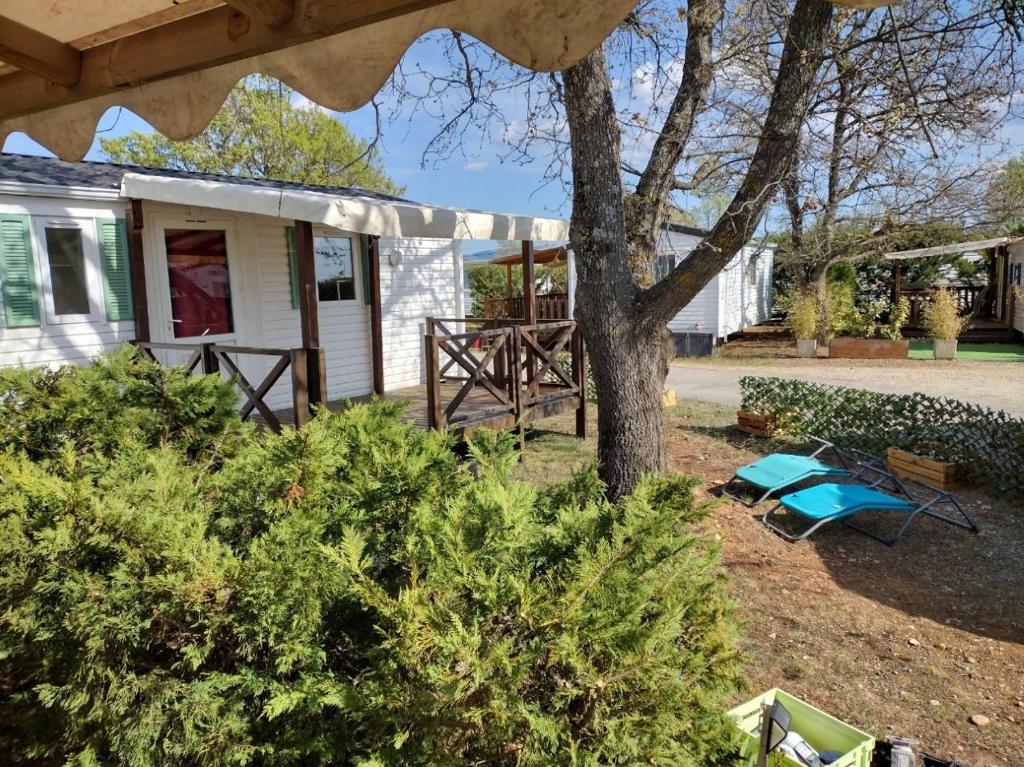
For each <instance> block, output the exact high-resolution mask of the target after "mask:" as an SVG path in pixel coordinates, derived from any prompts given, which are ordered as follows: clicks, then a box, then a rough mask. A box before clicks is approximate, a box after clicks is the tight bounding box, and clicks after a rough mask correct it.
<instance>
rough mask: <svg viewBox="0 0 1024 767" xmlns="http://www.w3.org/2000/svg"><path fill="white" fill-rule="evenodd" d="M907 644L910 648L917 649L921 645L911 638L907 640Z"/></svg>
mask: <svg viewBox="0 0 1024 767" xmlns="http://www.w3.org/2000/svg"><path fill="white" fill-rule="evenodd" d="M907 644H909V645H910V646H911V647H917V646H918V645H919V644H921V643H920V642H919V641H918V640H916V639H914V638H913V637H911V638H910V639H908V640H907Z"/></svg>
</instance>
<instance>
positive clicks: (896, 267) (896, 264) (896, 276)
mask: <svg viewBox="0 0 1024 767" xmlns="http://www.w3.org/2000/svg"><path fill="white" fill-rule="evenodd" d="M902 292H903V263H902V262H900V261H893V262H892V305H893V306H895V305H896V304H897V303H898V302H899V300H900V294H901V293H902Z"/></svg>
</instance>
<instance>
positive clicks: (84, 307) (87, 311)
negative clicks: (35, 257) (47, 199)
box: [35, 218, 103, 325]
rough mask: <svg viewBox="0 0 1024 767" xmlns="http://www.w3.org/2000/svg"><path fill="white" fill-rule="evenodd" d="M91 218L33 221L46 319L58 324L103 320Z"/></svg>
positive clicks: (96, 252) (50, 322) (97, 259)
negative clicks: (39, 256)
mask: <svg viewBox="0 0 1024 767" xmlns="http://www.w3.org/2000/svg"><path fill="white" fill-rule="evenodd" d="M92 224H93V222H92V220H91V219H90V220H85V219H74V218H45V219H40V220H37V221H36V222H35V235H36V242H37V243H38V248H39V253H40V255H41V258H40V267H41V271H42V275H41V276H42V283H43V304H44V306H45V309H46V322H47V324H49V325H61V324H67V323H76V322H94V321H96V320H100V319H102V316H103V296H102V290H103V287H102V278H101V276H100V268H99V252H98V250H97V247H96V239H95V231H94V229H93V228H92V226H91V225H92Z"/></svg>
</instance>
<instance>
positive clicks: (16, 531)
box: [0, 350, 741, 767]
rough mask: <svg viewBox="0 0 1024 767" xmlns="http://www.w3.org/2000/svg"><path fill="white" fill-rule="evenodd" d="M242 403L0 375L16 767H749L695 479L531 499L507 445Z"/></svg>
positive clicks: (146, 368)
mask: <svg viewBox="0 0 1024 767" xmlns="http://www.w3.org/2000/svg"><path fill="white" fill-rule="evenodd" d="M234 397H235V395H234V393H233V392H232V387H231V384H230V383H229V382H223V381H220V380H219V379H218V378H216V377H214V376H205V377H196V378H192V377H189V376H186V375H184V373H183V371H181V370H171V371H166V370H164V369H162V368H160V367H159V366H158V365H155V364H153V363H151V362H148V361H146V360H144V359H141V358H140V357H139V356H138V355H137V354H135V353H134V352H132V351H131V350H127V351H124V352H122V353H120V354H118V355H115V356H113V357H106V358H103V359H102V360H101V361H100V362H99V363H98V364H97V365H93V366H92V367H89V368H65V369H63V370H61V371H59V372H58V373H55V374H49V373H44V372H38V371H37V372H28V371H15V372H7V371H0V415H2V416H3V417H4V418H5V419H12V420H11V422H12V423H16V424H17V428H13V427H12V428H9V429H0V720H2V721H3V726H2V727H0V764H14V765H17V766H18V767H29V765H31V766H32V767H36V765H38V767H51V766H52V765H58V764H61V765H68V766H69V767H71V766H74V767H101V766H102V767H244V766H245V765H252V767H470V765H484V764H486V765H489V766H491V767H602V766H608V767H611V766H612V765H622V766H623V767H625V766H626V765H666V766H667V765H672V767H697V766H698V765H707V764H716V765H721V766H722V767H725V765H731V764H734V763H735V760H734V758H731V757H735V755H736V746H737V741H736V738H735V734H734V732H733V728H732V725H731V723H730V722H729V720H727V718H726V717H725V714H724V712H723V708H724V707H723V703H724V702H725V700H727V699H728V698H729V697H734V696H735V695H736V694H737V692H736V688H737V684H738V683H739V682H740V681H741V680H740V677H739V673H740V655H739V652H738V650H737V647H736V643H735V638H736V629H737V626H736V619H735V618H734V616H733V613H734V606H733V602H732V599H731V597H730V595H729V590H728V586H727V583H726V581H725V578H724V572H723V569H722V566H721V563H720V561H719V555H718V545H717V544H716V543H715V542H714V541H713V540H711V539H710V538H709V537H708V536H707V535H706V534H704V533H702V532H701V530H700V526H699V520H700V519H701V518H702V517H703V516H704V515H705V514H706V513H707V512H708V510H709V507H708V506H707V505H706V504H701V503H698V502H697V501H696V499H695V498H694V494H693V487H694V482H693V481H692V480H687V479H685V478H678V477H676V478H669V477H649V478H647V479H645V480H644V481H643V482H642V483H641V484H640V485H639V486H638V487H637V489H636V491H635V492H634V493H633V494H632V495H630V496H628V497H627V498H624V499H622V500H621V501H619V502H617V503H611V502H609V501H607V500H605V499H604V498H603V496H602V492H601V485H600V482H599V481H598V478H597V473H596V471H595V469H594V468H593V467H590V468H588V469H585V470H583V471H581V472H579V473H577V474H575V475H573V476H571V477H569V478H567V479H565V480H563V481H561V482H558V483H556V484H554V485H552V486H550V487H546V488H544V489H543V490H541V489H538V488H536V487H534V486H532V485H529V484H526V483H523V482H518V481H516V480H515V479H513V478H512V476H511V472H512V470H513V467H515V466H516V465H517V456H516V453H515V451H514V445H515V439H514V435H509V434H505V435H497V434H495V433H494V432H488V431H484V430H482V431H480V432H479V433H477V434H475V435H473V437H472V440H471V443H470V446H469V447H470V452H471V456H470V457H471V460H470V461H460V460H459V459H458V458H457V457H456V456H455V455H454V453H453V451H452V438H451V436H450V435H448V434H445V433H442V432H437V431H430V432H428V431H423V430H420V429H417V428H415V427H414V426H412V425H410V424H408V423H405V422H404V421H403V419H402V413H401V410H402V406H401V405H399V404H396V403H385V402H379V401H377V402H373V403H369V404H354V405H351V406H350V407H348V408H347V409H345V410H344V411H343V412H340V413H328V412H326V411H322V412H320V413H319V415H318V416H317V417H316V418H315V419H313V420H312V421H311V422H310V423H309V424H307V425H306V426H305V427H304V428H303V429H301V430H299V431H296V430H294V429H291V428H286V429H284V430H283V431H282V432H281V433H280V434H273V433H271V432H269V431H266V430H262V431H257V430H254V429H253V428H252V427H251V426H246V425H244V424H241V423H239V422H238V419H237V416H236V415H235V413H234V410H233V407H231V405H232V404H233V401H234ZM97 398H100V399H99V400H98V399H97ZM6 422H7V421H4V423H6Z"/></svg>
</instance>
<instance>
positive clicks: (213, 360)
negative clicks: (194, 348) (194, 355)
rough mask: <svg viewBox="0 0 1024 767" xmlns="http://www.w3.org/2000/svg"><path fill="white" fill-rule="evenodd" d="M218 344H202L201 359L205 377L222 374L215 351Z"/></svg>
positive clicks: (200, 348) (200, 349)
mask: <svg viewBox="0 0 1024 767" xmlns="http://www.w3.org/2000/svg"><path fill="white" fill-rule="evenodd" d="M214 346H216V344H202V345H200V347H199V359H200V365H201V366H202V369H203V373H204V374H205V375H212V374H213V373H219V372H220V360H219V359H217V355H216V354H215V353H214V351H213V347H214Z"/></svg>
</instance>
